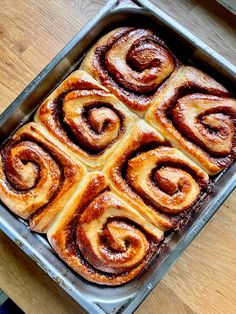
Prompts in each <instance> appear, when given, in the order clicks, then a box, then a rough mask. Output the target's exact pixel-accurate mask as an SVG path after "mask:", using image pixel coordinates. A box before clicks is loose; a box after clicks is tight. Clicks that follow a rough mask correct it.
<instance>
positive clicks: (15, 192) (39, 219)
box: [0, 123, 85, 232]
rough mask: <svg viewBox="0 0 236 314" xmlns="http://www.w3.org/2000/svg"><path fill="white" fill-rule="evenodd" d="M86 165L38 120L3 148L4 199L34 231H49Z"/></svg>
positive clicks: (0, 188) (0, 192)
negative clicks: (48, 134)
mask: <svg viewBox="0 0 236 314" xmlns="http://www.w3.org/2000/svg"><path fill="white" fill-rule="evenodd" d="M84 174H85V168H84V166H82V165H81V164H80V163H78V162H76V161H74V160H73V159H71V158H70V157H69V156H68V155H67V154H66V153H65V152H62V151H61V150H60V149H59V148H58V147H56V146H55V145H54V144H53V143H52V142H50V141H49V140H47V139H46V135H45V134H44V132H43V131H42V129H41V128H40V127H39V126H38V125H37V124H35V123H29V124H26V125H25V126H23V127H22V128H20V129H19V130H18V131H17V132H16V133H15V135H14V136H13V137H12V138H11V139H10V140H9V141H8V142H7V144H6V145H5V146H4V147H3V148H2V149H1V154H0V199H1V201H2V202H3V203H5V204H6V206H7V207H8V208H9V209H10V210H12V211H13V212H14V213H16V214H17V215H18V216H20V217H22V218H25V219H29V221H30V227H31V229H32V230H34V231H38V232H46V231H47V229H48V228H49V226H50V224H51V223H52V221H53V220H54V219H55V217H56V216H57V214H58V213H59V212H60V211H61V210H62V208H63V207H64V205H65V204H66V202H67V201H68V199H69V198H70V197H71V195H72V194H73V192H74V191H75V190H76V188H77V187H78V184H79V182H80V180H81V179H82V177H83V176H84Z"/></svg>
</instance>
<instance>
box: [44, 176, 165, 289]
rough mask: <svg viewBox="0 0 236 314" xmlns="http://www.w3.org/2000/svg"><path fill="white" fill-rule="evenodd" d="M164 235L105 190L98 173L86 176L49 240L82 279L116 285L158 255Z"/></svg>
mask: <svg viewBox="0 0 236 314" xmlns="http://www.w3.org/2000/svg"><path fill="white" fill-rule="evenodd" d="M162 237H163V232H162V231H161V230H159V229H158V228H156V227H155V226H154V225H152V224H151V223H149V222H148V221H146V220H145V219H144V218H143V217H142V215H140V213H139V212H138V211H136V210H135V209H133V208H132V207H131V206H130V205H128V204H127V203H125V202H124V201H123V200H121V199H120V198H119V197H118V196H116V195H115V194H113V193H112V192H110V191H109V190H108V186H107V182H106V179H105V177H104V175H103V174H102V173H99V172H93V173H90V174H89V175H88V176H87V177H86V178H85V180H84V181H82V183H81V187H80V190H79V191H78V193H77V195H76V196H75V195H74V197H73V198H72V199H71V201H70V202H69V203H68V204H67V206H66V208H65V210H64V211H63V212H62V213H61V214H60V216H59V217H58V219H57V220H56V222H55V223H54V224H53V226H52V228H51V229H50V230H49V232H48V239H49V242H50V243H51V245H52V247H53V248H54V250H55V251H56V252H57V253H58V254H59V256H60V257H61V258H62V259H63V260H64V261H65V262H66V263H67V264H68V265H70V266H71V267H72V268H73V269H74V270H75V271H76V272H77V273H78V274H80V275H81V276H82V277H84V278H85V279H87V280H89V281H92V282H95V283H98V284H106V285H119V284H122V283H125V282H127V281H129V280H131V279H132V278H134V277H135V276H136V275H137V274H138V273H139V272H140V271H141V270H142V269H143V268H144V266H145V265H146V264H147V262H148V261H149V259H150V257H151V256H152V255H153V253H154V252H155V251H157V248H158V244H159V242H160V240H161V239H162Z"/></svg>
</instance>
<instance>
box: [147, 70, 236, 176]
mask: <svg viewBox="0 0 236 314" xmlns="http://www.w3.org/2000/svg"><path fill="white" fill-rule="evenodd" d="M228 96H229V95H228V92H227V90H226V89H225V88H224V87H223V86H222V85H220V84H219V83H217V82H216V81H215V80H214V79H212V78H211V77H209V76H208V75H206V74H205V73H203V72H201V71H200V70H198V69H196V68H193V67H189V66H182V67H181V68H180V69H179V70H177V71H176V72H175V73H174V74H173V75H172V76H171V77H170V78H169V79H168V80H167V81H166V82H165V84H164V85H163V86H162V87H161V88H160V89H159V91H158V93H157V95H156V96H155V98H154V99H153V105H152V107H151V108H150V109H149V111H148V112H147V114H146V117H145V120H146V121H147V122H149V123H150V124H151V125H152V126H154V127H155V128H156V129H157V130H158V131H160V132H161V133H162V134H163V135H164V136H165V138H167V139H168V140H169V141H170V142H171V144H172V145H173V146H174V147H177V148H179V149H180V150H182V151H183V152H184V153H185V154H186V155H188V156H189V157H190V158H191V159H193V160H194V161H195V162H197V163H198V164H199V165H200V166H201V167H202V168H203V169H204V170H205V171H206V172H208V173H209V174H210V175H213V174H216V173H217V172H219V171H221V170H222V169H224V168H225V167H227V166H228V165H229V164H230V163H231V162H232V159H233V158H235V154H236V141H235V121H236V100H235V99H231V98H228Z"/></svg>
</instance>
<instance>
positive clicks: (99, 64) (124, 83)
mask: <svg viewBox="0 0 236 314" xmlns="http://www.w3.org/2000/svg"><path fill="white" fill-rule="evenodd" d="M177 65H178V61H177V59H176V58H175V57H174V55H173V54H172V52H171V51H170V50H169V48H168V47H167V46H166V44H165V43H164V42H163V41H162V40H161V39H160V38H158V37H157V35H156V34H155V33H153V32H152V31H150V30H147V29H137V28H132V27H122V28H118V29H115V30H113V31H111V32H110V33H108V34H106V35H105V36H103V37H102V38H101V39H100V40H99V41H98V42H97V43H96V44H95V45H94V46H93V47H92V48H91V50H90V51H89V52H88V54H87V56H86V57H85V59H84V61H83V62H82V65H81V67H80V68H81V69H82V70H85V71H87V72H88V73H90V74H91V75H92V76H93V77H95V78H96V79H97V80H99V81H100V82H101V84H103V85H104V86H105V87H107V88H108V89H109V90H110V91H111V92H112V93H113V94H115V95H116V97H118V98H119V99H120V100H121V101H122V102H123V103H125V104H126V105H127V106H128V107H129V108H131V109H132V110H134V111H135V112H136V113H139V114H142V113H143V112H145V111H146V110H147V109H148V107H149V104H150V100H151V99H152V97H153V96H154V94H155V93H156V91H157V89H158V87H159V86H160V85H161V84H162V83H163V82H164V81H165V80H166V79H167V78H168V76H169V75H170V74H171V73H172V72H173V71H174V69H175V68H176V66H177Z"/></svg>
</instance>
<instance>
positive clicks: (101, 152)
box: [35, 71, 137, 170]
mask: <svg viewBox="0 0 236 314" xmlns="http://www.w3.org/2000/svg"><path fill="white" fill-rule="evenodd" d="M136 119H137V117H136V116H135V115H134V114H133V113H131V112H130V111H129V110H128V109H127V108H126V107H125V106H124V105H123V104H122V103H121V102H120V101H119V100H118V99H117V98H116V97H115V96H113V95H112V94H110V93H109V92H108V91H107V90H106V89H105V88H103V87H102V86H101V85H99V84H98V83H97V82H96V81H95V80H94V79H93V78H92V77H91V76H90V75H88V74H87V73H85V72H83V71H75V72H73V73H72V74H71V75H70V76H69V77H68V78H67V79H66V80H65V81H64V82H63V83H62V84H61V85H60V86H59V87H58V88H57V89H56V90H55V91H54V92H53V93H52V94H51V95H50V96H49V97H48V98H47V100H46V101H45V102H44V103H43V104H42V105H41V107H40V108H39V109H38V111H37V113H36V115H35V122H37V123H40V124H41V125H42V126H43V127H44V128H46V130H47V132H48V133H49V135H50V136H53V137H54V138H55V139H56V140H57V141H58V143H59V145H60V146H61V148H62V149H63V148H65V147H66V149H67V150H69V151H70V152H72V153H73V154H74V155H75V156H76V157H78V158H79V159H80V160H81V161H82V162H84V163H85V164H86V165H87V166H88V168H89V169H91V170H94V169H100V168H101V167H102V166H103V164H104V163H105V161H106V159H107V157H108V156H109V155H110V154H111V152H112V151H113V150H114V148H115V147H116V145H117V144H118V143H119V141H120V139H121V138H122V137H123V136H124V135H125V134H126V132H128V131H129V129H130V127H131V125H132V123H133V121H135V120H136Z"/></svg>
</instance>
